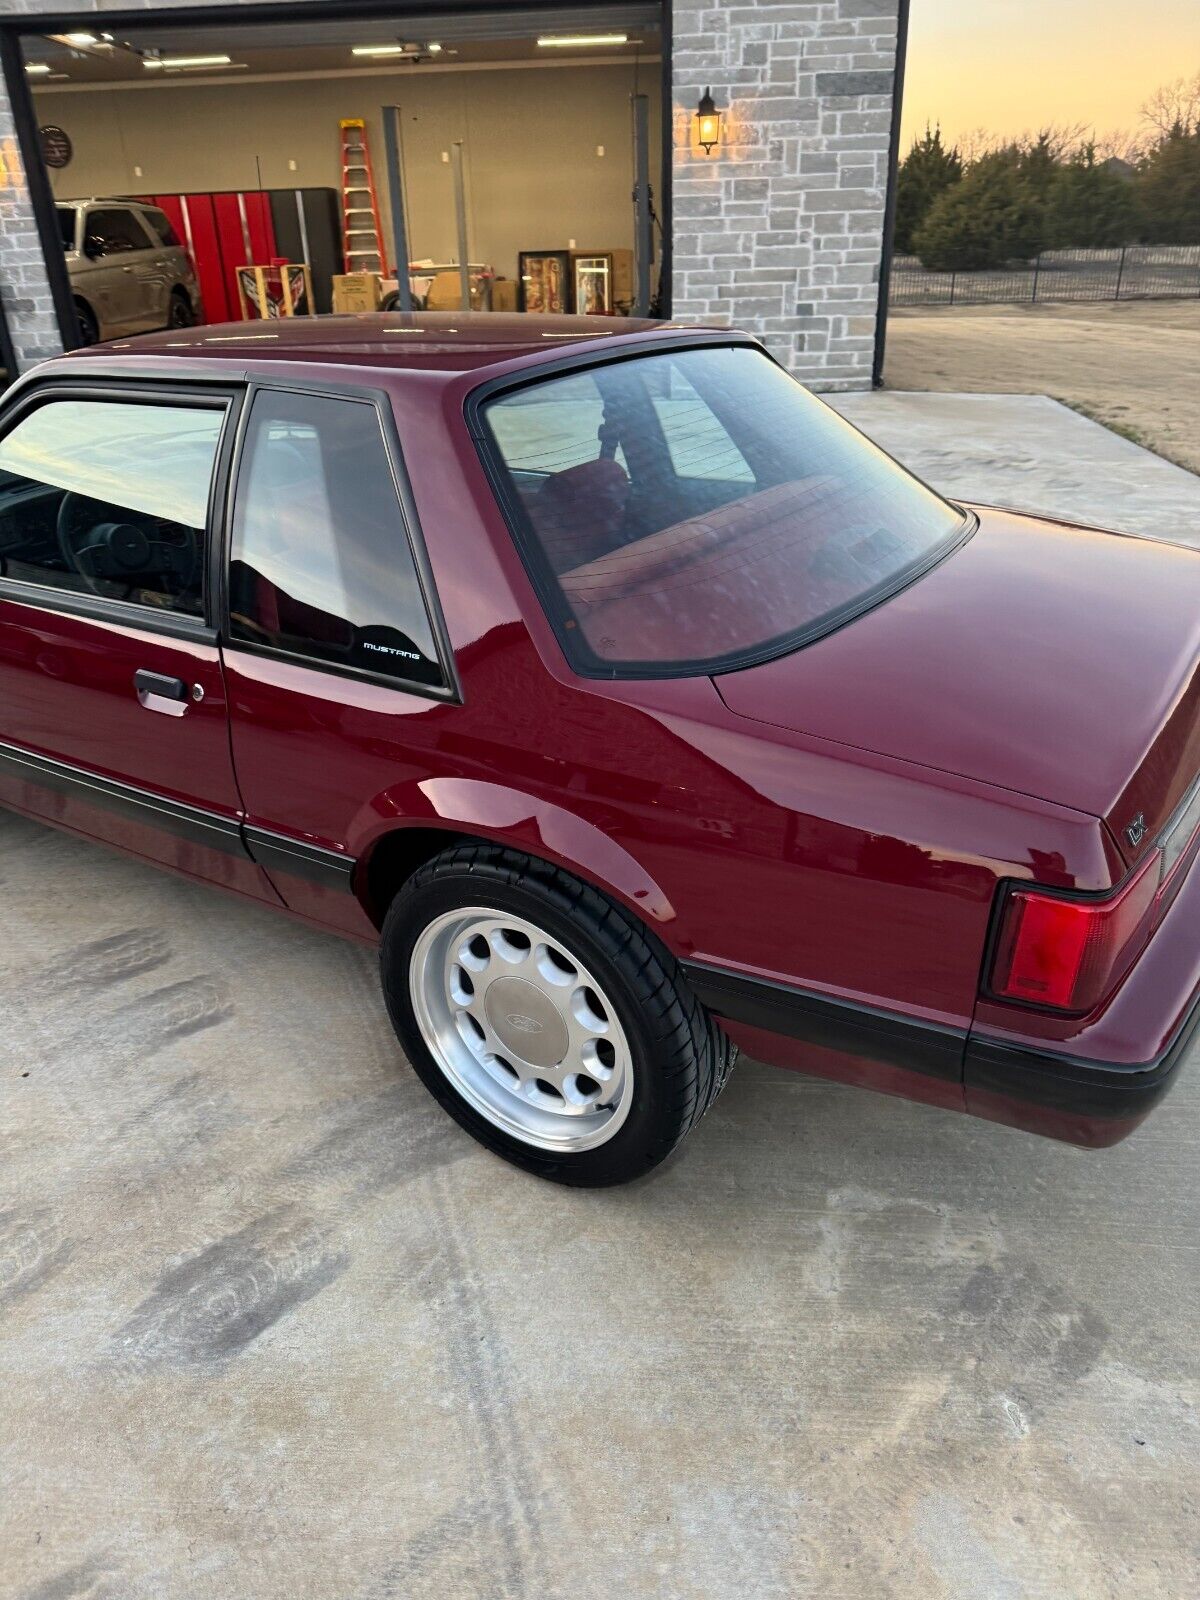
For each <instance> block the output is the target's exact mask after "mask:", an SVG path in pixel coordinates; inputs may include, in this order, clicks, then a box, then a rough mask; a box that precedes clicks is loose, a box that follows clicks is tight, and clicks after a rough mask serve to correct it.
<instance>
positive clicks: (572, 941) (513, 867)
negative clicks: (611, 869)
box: [380, 844, 737, 1188]
mask: <svg viewBox="0 0 1200 1600" xmlns="http://www.w3.org/2000/svg"><path fill="white" fill-rule="evenodd" d="M478 905H486V906H488V907H494V908H495V909H496V910H498V911H501V912H504V911H508V912H511V913H512V914H513V915H515V916H521V917H524V918H527V919H528V920H530V921H533V922H536V923H537V924H538V925H539V926H540V927H543V928H544V929H545V930H546V932H547V933H548V934H550V935H551V936H552V937H553V938H554V939H556V940H558V941H561V943H562V944H563V946H564V947H565V948H566V949H567V950H568V951H569V952H571V953H572V954H573V955H574V956H576V957H578V959H579V960H580V961H581V962H583V964H584V965H586V966H587V967H588V968H590V970H591V971H592V972H593V973H594V974H595V975H596V977H597V979H598V980H600V981H601V982H602V983H603V984H604V985H605V988H606V991H607V993H608V994H609V996H610V997H611V999H612V1001H613V1004H614V1005H615V1007H616V1010H617V1012H618V1015H619V1018H620V1022H621V1025H622V1027H623V1028H624V1030H625V1034H626V1037H627V1039H628V1041H629V1046H630V1053H631V1056H632V1060H633V1069H634V1089H633V1097H632V1102H631V1105H630V1109H629V1113H628V1115H627V1117H626V1119H625V1121H624V1123H623V1124H622V1125H621V1127H620V1128H619V1130H618V1131H617V1132H616V1133H615V1134H614V1135H613V1136H612V1137H611V1138H610V1139H609V1140H608V1141H607V1142H606V1143H604V1144H601V1145H599V1146H597V1147H595V1148H593V1149H590V1150H584V1151H580V1152H578V1153H570V1154H558V1153H551V1152H547V1151H544V1150H541V1149H538V1148H536V1147H534V1146H533V1145H529V1144H525V1143H524V1142H523V1141H522V1140H520V1139H518V1138H516V1137H513V1136H510V1135H509V1134H508V1133H506V1132H504V1131H503V1130H501V1129H500V1128H497V1127H495V1126H494V1125H493V1124H492V1123H491V1122H489V1121H488V1120H487V1119H486V1118H485V1117H484V1116H483V1115H482V1114H481V1113H480V1112H479V1111H478V1110H476V1108H475V1107H474V1106H472V1105H471V1104H470V1103H469V1102H468V1101H467V1100H466V1099H465V1098H464V1097H463V1096H462V1095H461V1094H460V1093H459V1091H458V1089H457V1088H456V1087H455V1086H454V1085H453V1084H452V1083H451V1082H450V1080H449V1079H448V1078H447V1077H446V1076H445V1074H444V1073H443V1071H442V1069H441V1068H440V1067H439V1066H438V1064H437V1062H436V1060H435V1059H434V1056H433V1055H432V1054H431V1052H430V1050H429V1049H428V1047H427V1046H426V1044H425V1041H424V1039H423V1038H422V1035H421V1031H420V1028H419V1026H418V1023H417V1020H416V1016H415V1014H414V1010H413V1004H412V999H411V996H410V993H409V968H410V963H411V960H412V955H413V950H414V947H415V945H416V944H417V941H418V940H419V938H420V936H421V934H422V932H423V930H424V929H425V927H426V926H427V925H428V924H429V923H430V922H431V921H432V920H433V919H434V918H436V917H439V916H441V915H442V914H443V913H445V912H447V911H454V910H457V909H459V908H461V907H466V906H478ZM380 965H381V971H382V978H383V991H384V996H385V999H386V1001H387V1007H388V1014H389V1015H390V1017H391V1020H392V1026H393V1027H394V1028H395V1030H396V1035H397V1037H398V1038H399V1040H400V1043H401V1045H402V1046H403V1047H404V1051H405V1053H406V1054H407V1056H408V1059H409V1061H410V1062H411V1063H412V1066H413V1069H414V1071H415V1072H416V1073H417V1076H418V1077H419V1078H420V1079H421V1081H422V1082H423V1083H424V1084H425V1087H426V1088H427V1089H428V1090H429V1092H430V1093H431V1094H432V1095H433V1097H434V1099H435V1100H437V1101H438V1102H439V1103H440V1104H441V1105H442V1106H444V1107H445V1109H446V1110H447V1111H448V1112H449V1113H450V1115H451V1116H452V1117H453V1118H454V1119H455V1120H456V1121H457V1122H458V1123H460V1124H461V1125H462V1127H464V1128H465V1129H466V1130H467V1132H468V1133H470V1134H472V1135H473V1136H474V1137H475V1138H476V1139H478V1141H479V1142H480V1144H482V1145H485V1146H486V1147H487V1148H488V1149H489V1150H492V1151H494V1152H495V1153H496V1154H497V1155H500V1156H503V1157H504V1158H505V1160H507V1161H511V1162H512V1163H513V1164H514V1165H516V1166H518V1167H523V1168H524V1169H525V1170H526V1171H527V1172H532V1173H536V1174H537V1176H538V1177H541V1178H548V1179H551V1180H553V1181H554V1182H556V1183H565V1184H573V1185H577V1186H579V1187H587V1188H593V1187H601V1186H604V1185H608V1184H615V1183H625V1182H627V1181H628V1180H630V1179H632V1178H637V1177H640V1176H641V1175H642V1174H643V1173H646V1172H649V1171H650V1170H651V1168H653V1167H656V1166H657V1165H658V1164H659V1162H660V1161H662V1160H664V1159H665V1158H666V1157H667V1156H668V1155H670V1153H671V1151H672V1150H674V1149H675V1148H676V1146H677V1145H678V1144H679V1143H680V1142H681V1140H683V1139H684V1138H685V1136H686V1135H687V1134H688V1133H690V1132H691V1130H692V1129H693V1128H694V1127H695V1126H696V1124H697V1123H698V1122H699V1120H700V1118H701V1117H702V1116H703V1115H704V1113H705V1112H706V1111H707V1110H708V1108H709V1106H711V1105H712V1103H713V1101H714V1100H715V1099H716V1097H717V1095H718V1094H719V1093H720V1092H721V1090H722V1089H723V1088H724V1086H725V1082H726V1079H727V1078H728V1076H729V1072H730V1069H731V1068H732V1066H733V1064H734V1061H735V1060H736V1058H737V1048H736V1046H734V1045H733V1044H732V1043H731V1042H730V1040H729V1039H727V1038H726V1036H725V1035H724V1034H723V1033H722V1032H721V1030H720V1029H719V1028H718V1027H717V1025H716V1023H715V1022H714V1021H713V1020H712V1018H711V1017H710V1016H709V1015H708V1013H707V1011H705V1009H704V1007H703V1006H702V1005H701V1004H700V1002H699V1001H698V1000H697V999H696V997H695V995H694V994H692V992H691V990H690V989H689V987H688V985H687V982H686V980H685V979H684V977H683V974H682V972H681V971H680V969H679V965H678V963H677V962H676V961H675V959H674V958H673V957H672V956H671V954H670V953H669V952H668V951H667V950H666V949H665V948H664V947H663V946H662V945H661V944H660V943H659V942H658V940H657V939H655V938H654V937H653V935H652V934H649V933H648V932H647V930H646V929H645V928H644V927H642V926H641V925H640V924H638V923H637V922H636V921H634V920H633V919H632V918H631V917H629V916H628V915H627V914H626V913H625V912H624V911H623V910H622V909H620V908H619V907H618V906H616V905H615V904H614V903H613V902H612V901H611V900H609V899H607V898H606V897H605V896H604V895H602V894H600V893H599V892H598V891H597V890H595V889H592V888H590V887H589V886H588V885H586V884H583V883H580V882H579V881H578V879H576V878H573V877H571V876H570V875H569V874H568V873H566V872H563V871H560V870H559V869H558V868H557V867H553V866H551V865H549V864H548V863H547V862H544V861H538V860H536V859H534V858H532V857H530V856H526V855H522V854H521V853H520V852H518V851H515V850H507V849H503V848H501V847H500V846H497V845H486V844H461V845H456V846H454V847H452V848H451V849H448V850H446V851H444V852H443V853H442V854H441V855H439V856H437V857H435V858H434V860H432V861H430V862H428V863H427V864H426V865H425V866H423V867H421V868H420V869H419V870H418V871H417V872H416V873H414V874H413V876H412V877H411V878H410V879H409V880H408V881H407V882H406V883H405V885H404V887H403V888H402V889H401V890H400V892H399V894H397V896H396V898H395V899H394V900H393V902H392V904H391V906H390V908H389V909H388V913H387V916H386V918H385V919H384V924H383V939H382V945H381V950H380Z"/></svg>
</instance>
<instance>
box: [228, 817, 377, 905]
mask: <svg viewBox="0 0 1200 1600" xmlns="http://www.w3.org/2000/svg"><path fill="white" fill-rule="evenodd" d="M243 832H244V834H245V838H246V848H247V850H249V852H250V855H251V857H252V859H253V860H255V861H257V863H258V865H259V866H260V867H262V868H263V869H264V870H265V871H267V872H288V873H291V875H292V876H293V877H294V878H304V879H306V880H307V881H308V882H309V883H319V884H320V885H321V886H322V887H323V888H326V889H344V890H347V891H350V890H351V889H352V888H353V884H354V868H355V858H354V857H353V856H347V855H343V854H342V852H341V851H340V850H328V849H326V848H325V847H324V846H323V845H316V844H306V843H305V842H304V841H303V840H302V839H290V838H288V836H287V835H286V834H282V833H273V832H272V831H271V829H270V828H256V827H252V826H250V825H249V824H247V825H246V827H245V828H244V829H243Z"/></svg>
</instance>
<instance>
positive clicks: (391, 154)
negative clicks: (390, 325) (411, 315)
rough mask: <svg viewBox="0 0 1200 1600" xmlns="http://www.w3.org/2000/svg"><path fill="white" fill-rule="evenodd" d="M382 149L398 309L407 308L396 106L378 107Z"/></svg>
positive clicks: (408, 295)
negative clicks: (398, 296) (381, 130)
mask: <svg viewBox="0 0 1200 1600" xmlns="http://www.w3.org/2000/svg"><path fill="white" fill-rule="evenodd" d="M379 115H380V117H381V118H382V119H383V152H384V157H385V159H386V161H387V180H388V201H389V203H390V205H391V208H392V249H393V250H394V251H395V253H396V288H397V290H398V292H399V295H400V309H401V311H411V310H412V308H413V302H412V280H411V279H410V278H409V275H408V230H407V228H406V227H405V225H404V174H403V172H402V171H401V170H400V107H399V106H380V108H379Z"/></svg>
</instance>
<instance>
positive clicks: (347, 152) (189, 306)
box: [23, 4, 670, 343]
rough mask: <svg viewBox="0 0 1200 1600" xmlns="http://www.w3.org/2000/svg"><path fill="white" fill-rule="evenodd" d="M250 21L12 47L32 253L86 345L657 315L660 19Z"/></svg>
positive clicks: (41, 38)
mask: <svg viewBox="0 0 1200 1600" xmlns="http://www.w3.org/2000/svg"><path fill="white" fill-rule="evenodd" d="M244 10H245V13H246V15H245V18H244V19H243V18H241V17H239V18H238V19H237V20H236V21H232V22H231V21H229V20H226V18H224V17H223V19H222V20H221V21H219V22H216V21H213V22H204V23H189V24H188V25H186V26H181V25H179V24H177V23H175V22H174V21H173V19H172V18H171V16H170V14H169V13H168V14H164V15H163V16H162V18H161V20H160V19H159V18H158V17H147V18H146V20H145V21H144V22H142V21H140V20H139V22H138V23H137V25H136V26H127V27H121V28H119V29H114V30H112V31H111V32H110V31H102V27H101V24H102V23H103V18H100V17H97V16H96V15H95V14H91V15H90V16H88V17H87V18H81V19H80V23H79V26H78V28H69V29H68V30H67V31H65V32H56V33H55V34H53V35H44V34H36V33H30V34H28V35H26V36H25V37H24V39H23V48H24V56H25V72H26V75H27V79H28V83H29V86H30V89H31V91H32V98H33V105H34V113H35V116H36V120H37V124H38V128H39V131H40V140H41V149H42V154H43V159H44V162H45V174H46V181H47V183H48V186H49V189H50V192H51V195H52V199H53V208H54V209H53V213H52V214H53V216H54V218H55V221H56V227H55V229H54V230H49V229H44V230H43V231H44V232H50V233H52V234H53V236H51V237H47V238H46V239H44V244H45V246H46V249H47V252H48V261H49V257H50V255H52V254H54V253H56V252H57V254H58V261H57V262H56V263H54V265H55V266H56V268H57V270H58V271H59V272H60V273H61V271H62V264H63V262H64V260H65V265H66V272H67V276H68V280H69V294H70V299H71V302H72V303H73V305H74V307H75V314H76V317H77V318H78V328H79V329H81V330H82V336H83V337H84V338H85V339H109V338H114V337H123V336H125V335H126V334H131V333H136V332H140V331H144V330H147V329H149V328H153V327H162V326H169V325H175V324H182V323H184V322H186V321H189V320H191V321H195V320H205V321H209V322H213V321H225V320H236V319H239V318H247V317H256V316H261V315H272V316H274V315H280V314H288V313H290V312H293V311H294V312H297V313H299V314H305V313H308V312H324V311H329V310H338V309H353V310H370V309H373V308H375V307H376V306H382V307H385V308H386V307H387V306H389V305H391V304H394V303H397V302H398V301H400V300H402V299H403V298H404V297H405V291H406V290H407V291H408V294H409V295H410V296H411V298H412V303H413V304H414V305H415V306H417V307H418V308H419V307H421V306H428V307H429V308H430V309H454V308H458V307H461V306H462V305H463V303H464V297H465V299H466V300H468V301H469V303H470V305H471V307H472V308H473V309H478V310H487V309H495V310H521V309H526V308H527V309H529V310H538V311H564V312H570V311H574V310H576V309H578V310H587V311H591V312H599V313H602V314H609V315H612V316H614V317H616V316H621V315H626V314H629V313H630V312H632V311H634V310H635V309H636V308H637V301H638V298H639V288H641V290H642V294H643V306H642V309H664V308H663V306H662V303H661V299H660V298H659V297H658V296H657V294H656V289H657V280H658V276H659V271H660V268H661V245H660V241H661V237H662V234H661V229H660V228H659V227H658V226H657V218H656V216H655V215H654V211H655V209H656V208H657V209H662V206H663V202H664V200H665V198H666V184H667V181H668V172H667V167H668V166H669V159H668V162H666V163H665V162H664V159H663V158H664V148H663V145H664V141H663V138H662V130H663V98H664V97H663V67H662V37H661V12H660V8H659V6H658V5H647V4H642V5H610V6H603V7H588V8H570V9H566V8H564V9H563V10H561V11H557V10H555V11H551V10H528V11H522V10H505V11H500V10H489V11H469V10H461V11H459V10H453V9H449V8H447V9H445V10H439V11H437V12H436V13H434V14H429V15H423V16H419V15H408V16H398V15H397V14H396V13H395V12H378V13H372V14H369V15H363V14H361V13H356V14H355V15H353V16H350V17H346V16H339V17H338V18H337V19H330V18H329V17H328V16H325V17H321V18H317V19H313V18H312V17H311V16H310V17H307V18H305V19H304V20H295V14H294V13H293V20H290V21H286V22H284V21H279V20H276V15H274V14H273V13H275V8H274V7H267V6H261V7H260V6H255V5H247V6H245V8H244ZM389 124H390V127H389ZM669 154H670V152H669V150H667V151H666V155H667V157H668V158H669ZM635 197H636V199H637V200H639V201H640V202H641V213H640V220H641V227H640V228H639V225H638V224H639V211H638V206H637V205H636V204H635ZM398 222H399V223H400V224H402V225H401V226H400V227H397V223H398ZM464 247H465V248H464ZM401 257H402V258H403V259H400V258H401ZM464 261H465V266H466V269H467V270H466V272H465V273H464V272H463V270H462V269H463V265H464ZM643 261H644V263H645V265H644V268H643V272H642V275H641V277H640V278H639V263H640V262H643ZM288 267H294V268H296V269H305V270H297V271H296V272H294V273H291V272H289V271H287V270H286V268H288ZM247 269H250V270H247ZM253 269H258V270H257V274H255V272H254V271H253ZM464 279H465V282H464ZM347 280H352V281H347ZM647 303H649V304H647ZM75 333H76V330H75V329H73V328H68V329H64V336H65V338H66V342H69V343H73V342H75V338H74V337H72V335H75Z"/></svg>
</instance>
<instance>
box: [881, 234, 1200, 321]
mask: <svg viewBox="0 0 1200 1600" xmlns="http://www.w3.org/2000/svg"><path fill="white" fill-rule="evenodd" d="M1194 298H1200V245H1196V244H1131V245H1124V246H1121V247H1120V248H1114V249H1112V250H1046V251H1044V252H1043V253H1042V254H1041V255H1040V256H1036V257H1035V258H1034V259H1033V260H1032V261H1027V262H1026V261H1014V262H1011V263H1010V264H1009V265H1008V266H1006V267H1001V268H998V269H996V270H994V271H988V272H929V271H927V270H926V269H925V268H924V267H923V266H922V265H921V263H920V262H919V261H918V260H917V258H916V256H896V257H895V259H894V260H893V262H892V281H891V293H890V296H889V303H890V304H891V305H894V306H978V305H992V304H1004V303H1021V302H1027V303H1030V304H1033V303H1034V302H1036V301H1039V300H1181V299H1194Z"/></svg>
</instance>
